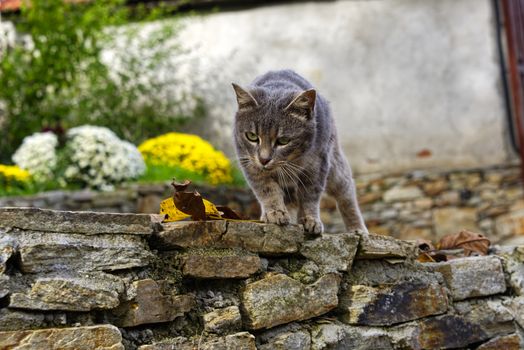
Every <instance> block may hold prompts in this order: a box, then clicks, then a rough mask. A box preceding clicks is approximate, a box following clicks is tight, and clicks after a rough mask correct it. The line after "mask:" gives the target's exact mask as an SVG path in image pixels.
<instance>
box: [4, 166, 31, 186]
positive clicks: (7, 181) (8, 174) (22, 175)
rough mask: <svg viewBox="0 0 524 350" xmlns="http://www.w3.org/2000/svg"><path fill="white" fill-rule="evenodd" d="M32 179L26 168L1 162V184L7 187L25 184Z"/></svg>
mask: <svg viewBox="0 0 524 350" xmlns="http://www.w3.org/2000/svg"><path fill="white" fill-rule="evenodd" d="M30 179H31V175H30V174H29V172H27V171H26V170H24V169H22V168H20V167H17V166H15V165H3V164H0V186H1V185H3V186H5V187H6V188H8V187H12V186H15V185H17V184H23V183H25V182H28V181H29V180H30Z"/></svg>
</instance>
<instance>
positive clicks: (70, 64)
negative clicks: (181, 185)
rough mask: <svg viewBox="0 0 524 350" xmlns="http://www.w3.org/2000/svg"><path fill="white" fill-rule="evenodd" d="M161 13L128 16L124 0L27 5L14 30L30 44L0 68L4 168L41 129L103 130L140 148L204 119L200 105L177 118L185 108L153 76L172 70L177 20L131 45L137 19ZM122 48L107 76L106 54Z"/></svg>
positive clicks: (52, 0)
mask: <svg viewBox="0 0 524 350" xmlns="http://www.w3.org/2000/svg"><path fill="white" fill-rule="evenodd" d="M164 13H165V11H164V9H162V8H160V9H157V10H155V11H149V12H147V11H145V10H144V9H143V8H137V7H135V8H133V10H132V11H131V10H130V8H129V7H126V6H124V1H123V0H99V1H88V2H82V3H80V4H79V3H76V4H72V3H70V2H67V3H66V2H64V1H63V0H32V1H31V6H30V7H23V8H22V11H21V15H20V16H19V17H18V18H17V21H16V27H17V30H18V32H19V33H24V34H27V35H29V37H30V38H31V40H30V41H31V42H32V44H30V45H17V46H16V47H13V48H10V49H8V50H7V51H6V52H4V53H3V54H2V57H1V61H0V86H2V88H1V89H0V100H1V101H2V102H3V104H4V106H5V113H6V118H7V119H6V120H5V121H4V124H3V127H2V128H1V130H0V138H1V140H2V142H0V161H10V156H11V155H12V153H13V151H14V150H15V149H16V148H17V147H18V146H19V145H20V143H21V141H22V139H23V138H24V137H25V136H27V135H30V134H32V133H34V132H36V131H40V130H42V129H45V128H51V129H55V130H56V129H58V130H60V129H63V128H64V129H67V128H70V127H73V126H78V125H82V124H92V125H101V126H107V127H109V128H111V130H113V131H114V132H115V133H116V134H117V135H118V136H120V137H121V138H124V139H127V140H130V141H132V142H134V143H135V144H138V143H140V142H141V141H143V140H144V139H146V138H148V137H151V136H154V135H157V134H158V133H159V131H160V130H162V131H165V130H172V129H176V127H177V126H179V125H180V124H181V123H183V122H184V121H186V120H188V119H189V118H190V117H192V116H194V115H197V114H202V113H203V110H202V104H199V103H196V104H193V105H194V106H196V107H194V109H193V110H192V111H190V112H189V113H187V112H186V113H184V112H182V108H180V107H181V106H182V105H183V104H184V103H185V101H181V100H180V99H179V100H176V99H173V98H166V96H165V94H163V92H164V91H165V86H164V85H165V83H164V82H161V81H158V80H157V79H156V78H155V77H151V72H155V71H159V69H162V70H163V71H168V72H172V71H173V69H175V68H176V67H173V66H169V65H170V64H171V65H173V64H172V63H169V62H170V61H169V60H166V58H167V57H169V56H171V55H174V54H176V53H177V48H176V44H175V42H174V40H173V37H174V35H175V34H176V32H177V30H178V26H177V24H176V23H177V21H176V20H173V19H171V20H169V21H159V22H155V24H156V26H155V28H154V29H152V30H151V31H150V33H149V35H148V38H149V39H148V40H142V41H138V40H136V36H137V35H138V31H139V30H140V29H141V28H142V27H141V26H139V25H137V23H134V22H136V21H137V19H140V20H141V22H143V21H145V20H152V19H158V18H160V17H161V16H162V15H163V14H164ZM127 46H129V47H131V46H132V47H133V50H126V51H125V52H123V54H121V55H118V57H115V58H112V63H114V62H117V64H116V65H115V66H114V67H112V68H111V69H109V67H108V66H107V65H106V64H105V63H104V61H103V58H102V53H103V52H108V51H104V50H109V51H111V49H112V48H115V50H117V49H116V48H118V47H124V48H125V47H127ZM115 52H116V51H115ZM166 62H167V63H166ZM166 65H167V66H166ZM191 98H192V97H191ZM196 101H198V100H197V99H196Z"/></svg>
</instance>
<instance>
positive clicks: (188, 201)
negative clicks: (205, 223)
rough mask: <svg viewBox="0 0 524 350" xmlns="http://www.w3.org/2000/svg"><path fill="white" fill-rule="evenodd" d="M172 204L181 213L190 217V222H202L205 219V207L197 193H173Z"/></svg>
mask: <svg viewBox="0 0 524 350" xmlns="http://www.w3.org/2000/svg"><path fill="white" fill-rule="evenodd" d="M173 202H174V203H175V206H176V207H177V208H178V209H179V210H180V211H181V212H183V213H185V214H188V215H191V219H192V220H194V221H202V220H205V219H206V207H205V206H204V201H203V200H202V196H201V195H200V193H198V192H197V191H194V192H175V194H174V195H173Z"/></svg>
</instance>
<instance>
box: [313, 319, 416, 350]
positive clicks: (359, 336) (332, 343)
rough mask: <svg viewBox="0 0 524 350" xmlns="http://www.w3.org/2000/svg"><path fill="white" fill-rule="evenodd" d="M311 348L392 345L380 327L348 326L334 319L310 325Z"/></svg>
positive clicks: (363, 349) (385, 349)
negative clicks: (333, 320)
mask: <svg viewBox="0 0 524 350" xmlns="http://www.w3.org/2000/svg"><path fill="white" fill-rule="evenodd" d="M311 349H312V350H324V349H340V350H342V349H344V350H345V349H348V350H349V349H351V350H370V349H376V350H393V349H394V347H393V344H392V342H391V340H390V338H389V336H388V333H387V331H385V330H384V329H382V328H375V327H356V326H349V325H346V324H343V323H340V322H336V321H335V322H331V323H328V322H322V323H318V324H314V325H312V327H311ZM395 349H396V348H395ZM406 349H408V348H406Z"/></svg>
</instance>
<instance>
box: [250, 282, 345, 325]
mask: <svg viewBox="0 0 524 350" xmlns="http://www.w3.org/2000/svg"><path fill="white" fill-rule="evenodd" d="M339 284H340V277H338V276H337V275H336V274H327V275H324V276H322V277H321V278H319V279H318V280H317V281H316V282H315V283H313V284H310V285H304V284H302V283H300V282H299V281H296V280H294V279H292V278H291V277H288V276H286V275H283V274H275V275H269V276H267V277H266V278H264V279H262V280H259V281H256V282H253V283H250V284H248V285H247V286H246V288H245V289H244V291H243V293H242V298H241V299H242V305H243V309H244V310H245V316H246V319H245V320H246V323H247V327H248V328H250V329H261V328H271V327H274V326H277V325H280V324H284V323H288V322H292V321H301V320H306V319H309V318H312V317H315V316H320V315H322V314H324V313H326V312H328V311H330V310H332V309H333V308H335V307H336V306H337V305H338V297H337V293H338V288H339Z"/></svg>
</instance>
